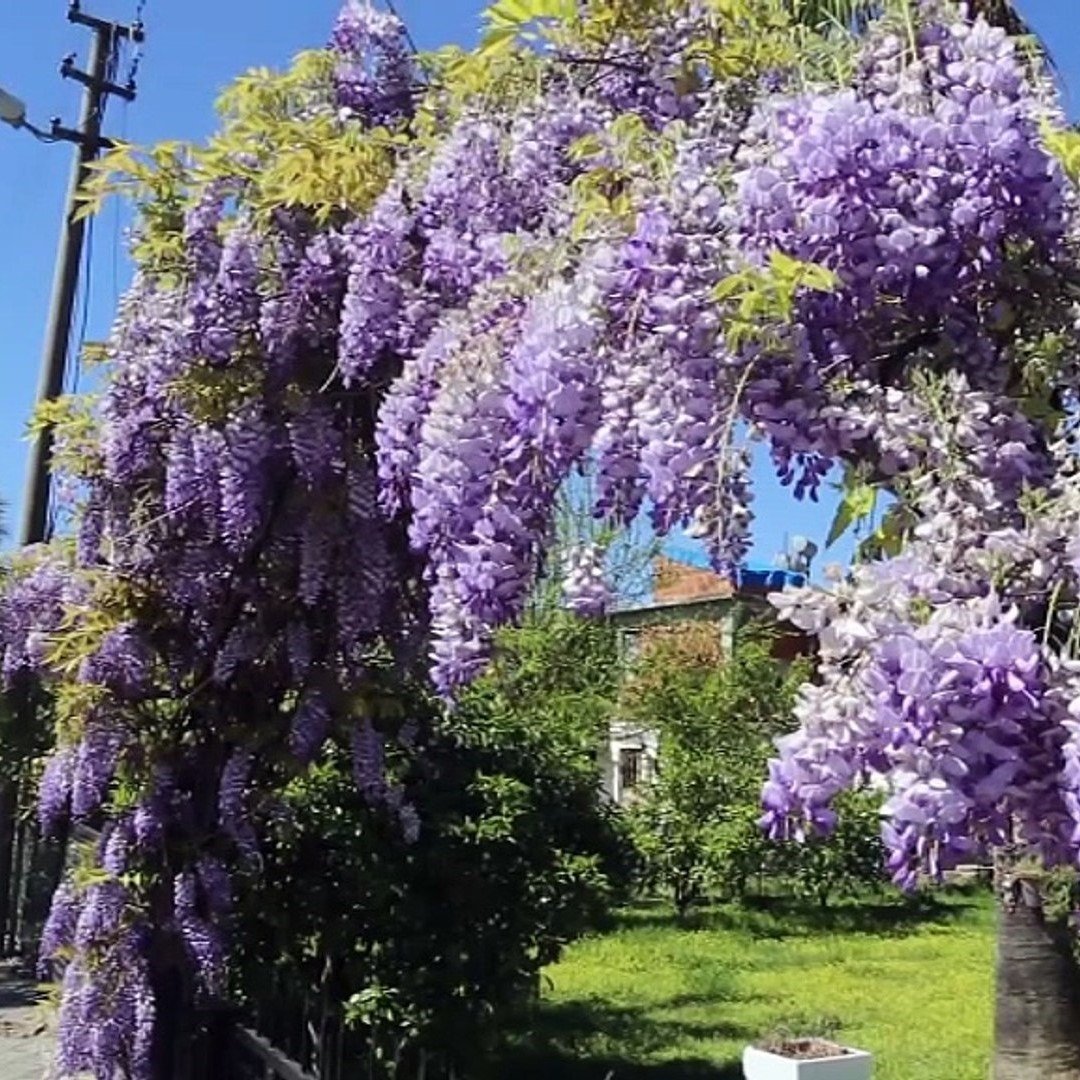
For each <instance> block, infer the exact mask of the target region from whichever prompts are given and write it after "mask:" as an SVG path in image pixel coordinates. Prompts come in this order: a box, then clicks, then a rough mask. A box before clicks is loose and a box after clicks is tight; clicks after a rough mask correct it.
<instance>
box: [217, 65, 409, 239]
mask: <svg viewBox="0 0 1080 1080" xmlns="http://www.w3.org/2000/svg"><path fill="white" fill-rule="evenodd" d="M333 71H334V59H333V57H332V56H331V55H330V53H328V52H327V51H325V50H314V51H311V52H305V53H301V54H300V55H299V56H298V57H297V58H296V60H295V61H294V62H293V65H292V67H291V68H290V69H289V70H288V71H286V72H282V73H278V72H273V71H269V70H267V69H265V68H258V69H255V70H253V71H249V72H248V73H247V74H246V75H244V76H242V77H241V78H240V79H237V80H236V82H235V83H234V84H233V85H232V86H231V87H229V89H228V90H226V91H225V92H224V93H223V94H222V95H221V98H220V99H219V101H218V109H219V111H220V112H221V114H222V116H223V118H224V120H225V128H224V131H223V133H222V134H221V135H220V136H218V137H217V138H216V139H214V140H213V141H212V142H211V144H210V146H209V148H208V149H207V150H206V151H204V152H202V153H200V154H199V155H198V156H197V171H198V175H199V176H200V177H203V178H205V179H215V178H218V177H240V178H242V180H243V181H244V201H245V204H246V205H248V206H249V207H250V208H251V210H252V211H253V213H254V214H255V215H256V216H257V217H258V216H260V215H263V214H268V213H271V212H272V211H273V210H275V209H277V208H279V207H304V208H307V209H309V210H311V212H312V213H313V215H314V216H315V219H316V221H318V222H319V223H320V224H326V223H327V222H328V221H329V220H330V219H331V218H332V217H333V216H334V214H335V213H342V212H349V213H351V214H358V213H362V212H364V211H365V210H367V209H368V207H369V206H370V205H371V204H372V203H373V202H374V201H375V200H376V199H377V198H378V197H379V195H380V194H381V193H382V192H383V191H384V190H385V188H386V185H387V183H388V182H389V179H390V176H391V175H392V173H393V169H394V161H395V150H396V147H397V145H398V144H399V142H400V138H401V137H400V136H398V135H396V134H394V133H392V132H389V131H386V130H384V129H375V130H366V129H364V128H362V127H360V126H359V125H356V124H342V123H341V122H340V121H339V120H338V118H337V116H336V115H334V114H333V112H332V111H330V110H328V109H325V108H316V107H315V105H316V104H317V103H318V102H319V101H320V100H322V99H325V98H326V96H327V86H328V84H329V82H330V80H331V78H332V76H333Z"/></svg>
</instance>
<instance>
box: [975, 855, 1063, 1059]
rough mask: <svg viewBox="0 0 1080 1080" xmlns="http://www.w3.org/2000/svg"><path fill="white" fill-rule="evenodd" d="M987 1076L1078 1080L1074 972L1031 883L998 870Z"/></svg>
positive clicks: (1055, 925)
mask: <svg viewBox="0 0 1080 1080" xmlns="http://www.w3.org/2000/svg"><path fill="white" fill-rule="evenodd" d="M998 886H999V887H998V889H997V894H998V897H999V900H1000V903H999V911H998V936H997V969H996V978H997V996H996V1007H995V1019H994V1029H995V1030H994V1035H995V1038H994V1062H993V1069H992V1071H991V1075H992V1080H1077V1078H1078V1077H1080V969H1078V967H1077V964H1076V962H1075V960H1074V958H1073V954H1072V949H1071V942H1070V940H1069V936H1068V931H1067V929H1066V928H1065V927H1064V926H1062V925H1061V924H1059V923H1057V922H1054V921H1051V920H1049V919H1048V918H1047V916H1046V913H1045V911H1044V909H1043V900H1042V894H1041V892H1040V889H1039V884H1038V882H1037V881H1033V880H1027V879H1025V878H1023V877H1018V876H1017V877H1014V876H1011V875H1009V874H1008V873H1007V872H1006V873H1005V874H1002V875H1001V880H999V882H998Z"/></svg>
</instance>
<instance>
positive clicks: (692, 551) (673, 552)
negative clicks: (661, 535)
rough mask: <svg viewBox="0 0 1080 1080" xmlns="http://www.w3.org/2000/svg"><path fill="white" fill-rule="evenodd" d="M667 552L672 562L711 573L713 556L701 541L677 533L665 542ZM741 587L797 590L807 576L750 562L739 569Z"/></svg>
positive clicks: (803, 583) (664, 548) (664, 549)
mask: <svg viewBox="0 0 1080 1080" xmlns="http://www.w3.org/2000/svg"><path fill="white" fill-rule="evenodd" d="M663 552H664V554H665V555H666V556H667V557H668V558H669V559H674V560H675V561H676V562H681V563H686V565H687V566H695V567H697V568H698V569H699V570H711V569H712V567H711V566H710V565H709V554H708V552H707V551H706V550H705V545H704V544H702V543H701V541H700V540H695V539H693V538H692V537H689V536H687V535H686V534H685V533H675V534H672V535H671V536H669V537H667V538H666V539H665V541H664V545H663ZM737 584H738V585H740V586H742V587H743V588H746V589H773V590H777V591H779V590H780V589H784V588H796V587H798V586H801V585H805V584H806V575H805V574H797V573H795V572H794V571H792V570H779V569H777V568H776V567H775V566H760V565H755V564H754V563H747V564H745V565H743V566H740V567H739V569H738V581H737Z"/></svg>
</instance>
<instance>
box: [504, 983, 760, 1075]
mask: <svg viewBox="0 0 1080 1080" xmlns="http://www.w3.org/2000/svg"><path fill="white" fill-rule="evenodd" d="M713 1000H714V999H713V998H712V997H711V996H707V995H703V996H701V997H700V998H699V997H697V996H692V995H680V996H679V997H677V998H673V999H672V1000H671V1001H669V1002H667V1003H666V1004H665V1006H664V1007H665V1008H678V1007H682V1006H685V1005H695V1004H699V1003H705V1004H712V1003H713ZM655 1012H656V1009H655V1007H653V1008H652V1009H650V1010H646V1009H645V1008H635V1007H632V1006H627V1007H617V1006H612V1005H608V1004H606V1003H605V1002H602V1001H598V1000H596V999H590V1000H587V1001H575V1002H567V1003H565V1004H557V1005H556V1004H546V1005H543V1006H541V1007H540V1008H538V1009H537V1010H536V1011H535V1012H533V1013H531V1014H530V1015H529V1017H528V1019H527V1024H528V1032H529V1033H528V1035H527V1036H523V1037H522V1038H521V1039H520V1040H515V1041H514V1042H513V1043H512V1044H511V1045H509V1046H507V1047H506V1048H505V1049H504V1051H503V1053H502V1055H501V1058H500V1061H499V1062H498V1064H497V1066H496V1067H495V1069H494V1071H492V1072H489V1073H488V1074H487V1076H488V1080H502V1078H503V1077H506V1078H507V1080H540V1078H541V1077H544V1078H547V1077H551V1078H553V1080H554V1078H559V1080H563V1078H565V1080H608V1078H610V1080H696V1078H697V1077H711V1078H712V1080H727V1078H729V1077H730V1078H732V1080H736V1078H741V1076H742V1069H741V1066H739V1065H738V1064H737V1063H734V1064H732V1063H719V1062H716V1061H709V1060H706V1059H704V1058H698V1057H694V1058H689V1057H688V1058H682V1059H679V1060H676V1061H668V1062H659V1063H655V1064H643V1063H642V1058H647V1057H649V1056H652V1055H656V1054H660V1053H663V1052H664V1051H665V1050H670V1049H671V1047H672V1046H676V1045H678V1044H679V1043H680V1042H684V1041H686V1040H688V1039H715V1038H731V1039H746V1038H747V1037H748V1033H747V1031H746V1029H745V1028H743V1027H742V1026H740V1025H736V1024H730V1023H725V1022H724V1021H722V1020H721V1021H717V1022H713V1023H704V1022H696V1021H688V1020H665V1019H661V1018H658V1017H657V1016H656V1015H655ZM729 1066H730V1071H729Z"/></svg>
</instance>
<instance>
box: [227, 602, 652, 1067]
mask: <svg viewBox="0 0 1080 1080" xmlns="http://www.w3.org/2000/svg"><path fill="white" fill-rule="evenodd" d="M614 678H615V650H614V642H613V641H612V640H611V637H610V633H609V632H608V631H607V630H606V629H605V628H603V627H596V626H589V625H588V624H584V623H579V622H576V621H575V620H572V619H570V618H568V617H564V616H554V617H546V618H544V619H542V620H540V621H538V622H536V623H534V624H533V625H530V626H528V627H527V628H525V629H524V630H521V631H517V632H515V633H513V634H510V635H508V636H507V638H506V639H505V641H504V643H503V650H502V653H501V655H500V658H499V661H498V663H497V665H496V667H495V669H494V671H493V672H492V674H491V675H490V676H489V677H487V678H485V679H483V680H481V682H480V683H478V684H477V686H476V687H474V688H473V689H472V690H471V691H470V692H469V693H468V694H467V695H466V696H465V698H464V700H463V701H462V702H461V704H460V707H459V709H458V710H456V711H455V713H454V715H453V717H452V718H448V719H437V718H433V719H432V720H431V721H430V724H422V725H421V727H422V729H424V730H425V734H424V735H423V736H422V738H423V740H424V749H423V753H422V754H420V755H417V756H416V757H415V758H410V757H408V756H407V755H405V754H400V755H399V757H400V759H401V760H400V761H398V762H397V766H396V767H397V768H398V775H399V776H400V777H401V779H402V780H403V781H404V782H405V785H406V787H407V790H408V792H409V796H408V797H409V799H410V801H411V802H412V803H413V805H414V806H415V807H416V809H417V811H418V813H419V817H420V822H421V828H420V831H419V835H418V837H417V839H416V842H415V843H413V844H411V845H404V844H402V842H401V837H400V833H399V831H398V830H397V828H396V827H395V826H393V825H392V824H391V823H390V822H389V821H388V820H385V819H384V817H382V816H380V815H379V814H378V813H374V812H372V811H371V810H370V809H369V807H368V806H366V805H365V803H364V801H363V799H362V798H361V797H360V795H359V794H358V793H357V791H356V788H355V784H354V782H353V779H352V776H351V768H350V763H349V761H348V760H347V759H346V757H345V755H343V754H342V753H340V752H332V753H330V755H329V756H328V757H327V758H326V759H325V760H323V761H322V762H321V763H320V764H319V765H318V766H317V767H315V768H313V769H312V770H310V771H309V772H308V773H307V774H306V775H305V776H303V777H302V778H300V779H297V780H295V781H293V782H292V783H291V784H290V785H289V787H288V789H287V791H286V796H285V811H286V812H285V813H282V814H280V815H279V818H280V822H281V823H280V824H279V825H278V827H277V828H275V829H274V830H273V833H272V839H271V841H270V842H269V843H268V844H267V846H266V848H265V850H264V853H263V857H264V860H265V866H264V868H263V873H262V874H261V875H260V878H259V884H258V887H257V889H256V890H253V891H252V892H251V894H249V895H247V896H245V897H244V898H243V901H242V904H241V918H240V920H239V928H240V932H241V942H242V948H241V950H240V953H241V958H242V959H241V964H240V970H239V983H240V985H242V986H244V987H246V988H247V992H248V997H249V999H251V1000H253V1001H254V1000H255V999H257V998H258V997H259V996H260V995H265V993H266V992H267V989H268V987H269V986H270V985H271V984H273V985H274V986H276V987H281V988H282V989H280V990H278V991H276V992H277V993H279V994H280V993H287V994H289V995H291V996H293V997H296V996H300V995H307V996H309V997H312V998H315V999H323V1000H328V1001H337V1002H344V1003H346V1012H347V1014H348V1019H349V1021H350V1023H351V1025H352V1027H353V1028H354V1031H355V1033H356V1034H355V1040H356V1042H357V1044H358V1045H360V1046H361V1047H362V1056H363V1069H364V1071H361V1066H360V1064H359V1062H357V1063H356V1064H355V1065H354V1066H350V1067H352V1068H354V1071H349V1072H347V1075H349V1076H354V1075H355V1076H357V1078H358V1080H359V1078H360V1077H365V1078H366V1077H399V1076H414V1075H419V1074H420V1071H421V1066H420V1062H421V1061H423V1062H424V1064H423V1069H424V1070H426V1071H425V1073H424V1075H426V1076H427V1077H428V1078H429V1080H433V1078H435V1077H437V1076H444V1075H451V1074H452V1070H458V1073H457V1074H458V1075H461V1074H462V1071H463V1072H464V1075H470V1073H469V1068H470V1063H472V1062H474V1061H475V1060H476V1059H477V1058H478V1057H482V1056H483V1053H484V1051H485V1047H486V1046H487V1045H488V1043H489V1040H490V1038H491V1036H493V1035H494V1034H495V1033H496V1031H497V1029H498V1027H499V1025H500V1023H501V1021H502V1020H503V1018H504V1017H505V1016H506V1015H507V1014H508V1013H509V1012H510V1011H512V1010H514V1009H516V1007H517V1006H519V1005H520V1004H521V1003H522V1001H523V1000H525V999H527V998H529V997H530V996H531V995H533V994H534V993H535V991H536V988H537V986H538V978H539V972H540V969H541V968H542V967H543V966H544V965H546V964H548V963H551V962H552V961H553V960H555V959H556V958H557V957H558V956H559V954H560V951H561V949H562V947H563V946H564V945H565V944H566V943H567V942H569V941H571V940H573V939H574V938H575V937H577V936H579V935H580V934H581V933H583V932H584V931H586V930H587V929H589V928H590V927H592V926H594V925H595V924H596V923H597V921H598V920H599V919H600V918H601V917H602V916H603V914H604V913H605V911H606V910H607V908H608V905H609V904H611V903H612V902H614V901H615V900H617V899H619V898H620V897H621V896H622V895H623V890H624V888H625V886H626V884H627V883H628V882H629V880H630V867H631V861H630V859H631V848H630V846H629V844H628V842H627V841H626V839H625V838H624V834H623V832H622V830H621V825H620V821H619V819H618V817H617V815H616V814H615V813H614V812H613V811H611V810H610V809H608V808H605V806H604V805H603V804H602V802H601V801H600V800H599V798H598V790H597V789H598V777H597V771H596V749H597V745H598V739H599V733H600V732H601V731H602V730H604V728H605V727H606V724H607V709H608V708H609V702H610V693H611V691H612V688H613V686H614V683H613V680H614ZM605 692H606V693H607V694H608V696H607V697H606V698H605ZM428 707H429V708H430V703H428ZM414 761H422V762H423V770H424V771H423V773H422V774H418V773H417V772H416V771H415V770H416V769H417V766H415V765H414V764H412V762H414ZM269 957H274V958H276V959H275V960H274V962H273V963H272V964H269V963H268V959H267V958H269ZM268 968H272V970H268Z"/></svg>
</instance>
